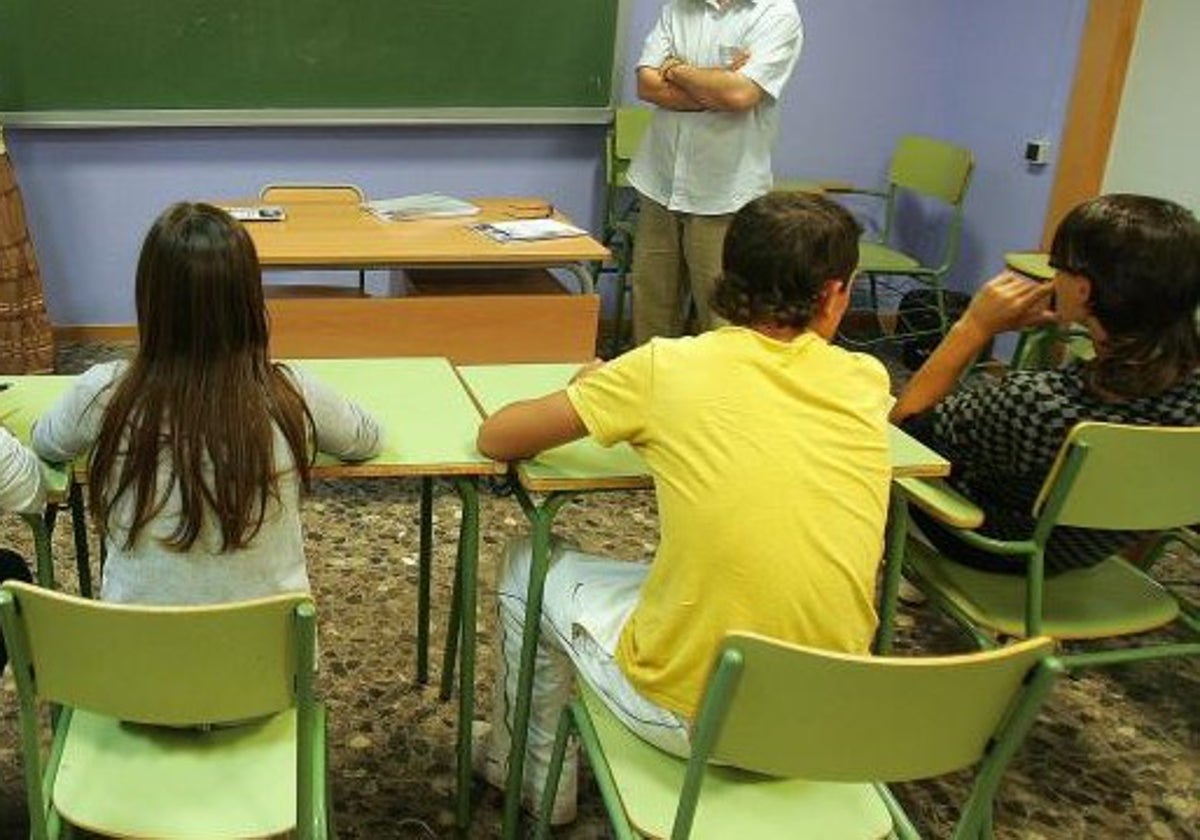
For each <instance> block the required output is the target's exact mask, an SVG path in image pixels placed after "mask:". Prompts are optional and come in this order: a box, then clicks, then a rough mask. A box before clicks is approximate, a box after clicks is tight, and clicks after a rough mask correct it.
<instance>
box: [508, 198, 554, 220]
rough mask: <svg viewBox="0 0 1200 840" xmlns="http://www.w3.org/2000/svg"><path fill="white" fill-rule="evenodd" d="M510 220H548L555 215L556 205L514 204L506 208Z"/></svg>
mask: <svg viewBox="0 0 1200 840" xmlns="http://www.w3.org/2000/svg"><path fill="white" fill-rule="evenodd" d="M504 215H505V216H507V217H508V218H510V219H548V218H550V217H551V216H553V215H554V205H553V204H551V203H550V202H548V201H526V202H519V201H518V202H513V203H510V204H509V205H508V206H507V207H505V208H504Z"/></svg>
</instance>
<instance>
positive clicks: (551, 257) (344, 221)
mask: <svg viewBox="0 0 1200 840" xmlns="http://www.w3.org/2000/svg"><path fill="white" fill-rule="evenodd" d="M471 201H472V203H474V204H477V205H479V206H480V207H481V208H482V212H481V213H480V214H479V215H477V216H463V217H457V218H449V219H415V220H412V221H398V222H388V221H383V220H381V219H378V218H376V217H375V216H373V215H371V214H370V213H368V212H366V211H365V210H362V209H361V208H359V206H358V205H357V204H354V203H351V202H346V201H336V200H334V201H299V202H286V201H283V202H271V203H272V204H276V203H278V204H279V205H281V206H282V207H283V208H284V210H285V211H286V213H287V217H286V219H285V220H284V221H281V222H249V223H247V224H246V230H247V231H248V232H249V233H250V238H251V239H253V240H254V246H255V248H256V249H257V251H258V259H259V262H260V263H261V264H262V265H263V266H265V267H278V268H282V267H292V268H299V267H309V268H313V267H321V266H325V267H351V266H352V267H372V266H406V267H409V268H418V267H444V266H458V267H472V266H474V267H481V268H482V267H487V266H510V267H516V266H526V267H553V266H561V265H568V264H571V263H579V262H598V261H602V260H604V259H607V258H608V256H609V252H608V249H607V248H605V247H604V246H603V245H601V244H600V243H599V242H597V241H596V240H595V239H593V238H592V237H590V236H574V237H567V238H563V239H551V240H545V241H541V242H519V243H517V242H508V243H501V242H496V241H494V240H492V239H490V238H488V237H487V236H485V235H483V234H482V233H479V232H478V231H475V230H472V227H471V226H472V225H475V224H478V223H480V222H489V221H504V220H507V219H511V218H515V217H518V216H519V214H520V213H521V212H523V208H527V207H528V206H529V205H530V202H532V201H533V199H528V198H473V199H471ZM218 203H219V204H222V205H225V206H236V205H242V204H261V203H262V202H261V201H257V200H254V201H232V202H218ZM555 218H556V219H559V220H561V221H564V222H569V221H570V220H569V219H567V218H566V217H564V216H562V215H561V214H555Z"/></svg>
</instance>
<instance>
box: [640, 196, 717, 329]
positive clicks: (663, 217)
mask: <svg viewBox="0 0 1200 840" xmlns="http://www.w3.org/2000/svg"><path fill="white" fill-rule="evenodd" d="M732 218H733V215H732V214H725V215H721V216H699V215H694V214H692V213H677V212H675V211H672V210H668V209H667V208H666V207H663V206H662V205H661V204H658V203H656V202H654V201H651V200H650V199H648V198H646V197H645V196H641V197H640V204H639V209H638V222H637V231H636V233H635V235H634V240H633V340H634V343H635V344H644V343H645V342H647V341H649V340H650V339H651V338H653V337H654V336H656V335H663V336H669V337H674V336H678V335H682V334H683V331H684V328H685V326H686V319H687V314H688V313H687V307H688V304H689V293H690V302H691V303H692V304H693V305H694V306H695V307H696V326H697V328H698V329H700V330H708V329H712V328H713V327H718V326H721V325H722V324H725V323H726V322H725V321H724V320H723V319H721V318H719V317H717V316H715V315H713V314H712V313H711V312H710V311H709V308H708V301H709V298H710V297H711V295H712V290H713V286H714V285H716V281H717V276H718V275H719V274H720V273H721V249H722V248H723V247H724V245H725V231H726V230H727V229H728V227H729V222H730V220H731V219H732Z"/></svg>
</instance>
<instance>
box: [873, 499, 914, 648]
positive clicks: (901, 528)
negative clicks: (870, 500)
mask: <svg viewBox="0 0 1200 840" xmlns="http://www.w3.org/2000/svg"><path fill="white" fill-rule="evenodd" d="M907 542H908V502H907V500H906V499H905V498H904V491H903V490H901V489H900V487H899V486H898V485H896V484H895V483H893V484H892V487H891V494H890V495H889V497H888V520H887V531H886V532H885V533H884V550H883V592H882V593H881V595H880V602H879V629H878V630H877V631H876V633H875V653H876V654H878V655H881V656H884V655H887V654H890V653H891V652H892V642H893V640H894V639H895V635H896V599H897V598H898V597H899V594H900V575H901V573H902V572H903V571H904V549H905V547H906V544H907Z"/></svg>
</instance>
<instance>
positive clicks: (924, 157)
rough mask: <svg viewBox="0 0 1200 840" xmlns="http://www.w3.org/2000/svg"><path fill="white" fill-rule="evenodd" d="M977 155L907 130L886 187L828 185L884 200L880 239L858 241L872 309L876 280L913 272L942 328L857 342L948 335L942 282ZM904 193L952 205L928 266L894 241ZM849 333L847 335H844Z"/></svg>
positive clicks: (876, 307) (959, 229)
mask: <svg viewBox="0 0 1200 840" xmlns="http://www.w3.org/2000/svg"><path fill="white" fill-rule="evenodd" d="M974 165H975V161H974V156H973V155H972V154H971V152H970V151H969V150H968V149H964V148H962V147H960V146H955V145H953V144H950V143H947V142H945V141H942V140H937V139H934V138H932V137H923V136H920V135H905V136H903V137H901V138H900V139H899V141H898V142H897V144H896V149H895V151H894V152H893V154H892V159H891V164H890V166H889V168H888V178H887V188H886V189H884V190H870V189H861V188H856V187H850V188H842V187H838V186H836V185H831V186H830V187H827V191H828V192H830V193H833V194H837V193H841V194H846V195H866V196H874V197H877V198H881V199H883V201H884V222H883V230H882V231H881V233H880V236H879V239H878V241H875V240H871V239H864V240H863V241H862V242H861V243H860V246H859V248H860V253H859V272H860V273H861V274H864V275H866V276H867V278H868V281H869V282H870V289H869V291H870V301H871V307H872V309H873V310H874V311H875V312H876V313H878V312H879V293H878V289H877V286H876V279H877V278H878V277H881V276H905V277H912V278H914V279H916V280H918V281H919V282H921V283H922V284H924V285H926V286H928V287H930V288H931V289H932V290H933V292H934V295H935V301H936V303H935V307H934V308H935V309H936V310H937V317H938V325H939V326H938V328H937V329H935V330H920V331H915V332H907V333H904V334H891V335H886V336H883V337H882V338H879V339H865V340H856V339H850V342H851V343H855V344H872V343H877V342H878V341H883V340H895V339H898V338H912V337H918V336H922V335H930V334H934V333H936V334H939V335H941V334H945V332H946V330H947V329H949V326H950V325H949V323H948V319H947V315H946V302H945V289H944V286H943V281H944V279H945V277H946V275H947V274H949V272H950V269H951V268H952V267H953V266H954V263H955V261H956V260H957V259H958V251H959V243H960V240H961V238H962V225H963V201H964V199H965V197H966V194H967V188H968V186H970V183H971V172H972V170H973V169H974ZM904 192H909V193H914V194H916V195H920V196H923V197H926V198H932V199H936V200H937V201H939V202H941V203H942V204H945V205H947V206H948V207H949V208H950V211H951V213H950V223H949V228H948V230H947V232H946V236H945V239H944V242H943V246H942V253H941V255H940V258H939V259H938V261H937V262H936V263H935V264H932V265H925V264H923V263H921V262H920V261H919V260H917V259H916V258H915V257H913V256H912V255H910V254H907V253H905V252H904V251H901V250H900V249H898V248H896V247H894V246H893V245H892V244H890V243H891V242H892V239H893V236H894V234H895V230H896V217H897V207H896V205H897V203H898V199H899V198H900V196H901V194H902V193H904ZM844 338H845V337H844Z"/></svg>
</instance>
